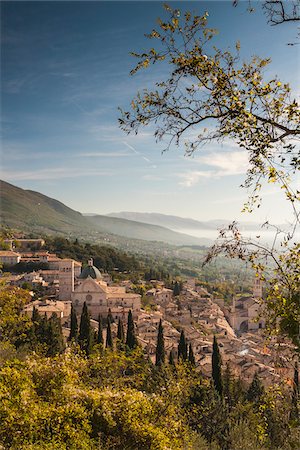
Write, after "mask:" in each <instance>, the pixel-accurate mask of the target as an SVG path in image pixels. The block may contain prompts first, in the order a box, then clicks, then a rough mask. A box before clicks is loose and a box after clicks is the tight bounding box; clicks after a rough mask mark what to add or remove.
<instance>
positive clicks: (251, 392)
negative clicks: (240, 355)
mask: <svg viewBox="0 0 300 450" xmlns="http://www.w3.org/2000/svg"><path fill="white" fill-rule="evenodd" d="M264 392H265V389H264V387H263V385H262V382H261V381H260V379H259V376H258V372H255V374H254V377H253V380H252V383H251V384H250V386H249V389H248V391H247V400H249V402H255V403H256V402H259V400H260V399H261V397H262V396H263V394H264Z"/></svg>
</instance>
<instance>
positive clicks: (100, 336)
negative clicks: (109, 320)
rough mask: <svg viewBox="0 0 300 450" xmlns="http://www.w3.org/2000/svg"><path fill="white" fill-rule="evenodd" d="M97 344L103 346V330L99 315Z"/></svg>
mask: <svg viewBox="0 0 300 450" xmlns="http://www.w3.org/2000/svg"><path fill="white" fill-rule="evenodd" d="M97 344H102V345H103V344H104V339H103V328H102V317H101V315H100V314H99V316H98V333H97Z"/></svg>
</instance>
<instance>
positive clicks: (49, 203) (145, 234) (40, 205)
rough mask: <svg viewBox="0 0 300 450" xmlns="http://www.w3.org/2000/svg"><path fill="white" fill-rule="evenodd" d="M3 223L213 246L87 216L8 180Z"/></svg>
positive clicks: (3, 189) (2, 193) (1, 197)
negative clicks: (14, 184)
mask: <svg viewBox="0 0 300 450" xmlns="http://www.w3.org/2000/svg"><path fill="white" fill-rule="evenodd" d="M0 209H1V224H2V225H3V226H8V227H10V228H13V229H18V230H21V231H25V232H34V233H39V234H42V235H44V234H64V235H67V236H76V237H77V236H78V237H82V236H85V237H86V236H89V237H90V238H92V237H93V236H94V235H97V238H98V239H101V236H102V238H103V240H106V241H107V240H109V236H110V235H117V236H120V237H122V238H126V239H139V240H146V241H162V242H165V243H168V244H173V245H209V244H210V241H209V240H208V239H201V238H196V237H192V236H189V235H185V234H181V233H177V232H174V231H171V230H169V229H167V228H165V227H161V226H156V225H151V224H145V223H140V222H137V221H132V220H125V219H120V218H115V217H108V216H101V215H97V216H89V217H87V216H83V215H82V214H81V213H80V212H77V211H74V210H73V209H71V208H69V207H67V206H66V205H64V204H63V203H61V202H60V201H58V200H55V199H53V198H50V197H47V196H46V195H43V194H41V193H39V192H35V191H31V190H24V189H21V188H19V187H16V186H13V185H12V184H9V183H6V182H5V181H1V182H0Z"/></svg>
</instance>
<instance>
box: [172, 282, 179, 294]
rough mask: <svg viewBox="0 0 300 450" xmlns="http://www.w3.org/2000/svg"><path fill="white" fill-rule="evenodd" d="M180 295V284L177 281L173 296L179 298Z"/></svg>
mask: <svg viewBox="0 0 300 450" xmlns="http://www.w3.org/2000/svg"><path fill="white" fill-rule="evenodd" d="M179 294H180V284H179V283H178V281H175V284H174V288H173V295H174V296H176V297H177V296H178V295H179Z"/></svg>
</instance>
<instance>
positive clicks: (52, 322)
mask: <svg viewBox="0 0 300 450" xmlns="http://www.w3.org/2000/svg"><path fill="white" fill-rule="evenodd" d="M47 337H48V350H47V356H54V355H58V354H60V353H62V352H63V351H64V349H65V343H64V338H63V333H62V327H61V321H60V318H59V317H57V315H56V314H55V313H53V314H52V316H51V317H50V319H49V321H48V336H47Z"/></svg>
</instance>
